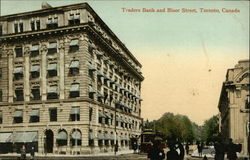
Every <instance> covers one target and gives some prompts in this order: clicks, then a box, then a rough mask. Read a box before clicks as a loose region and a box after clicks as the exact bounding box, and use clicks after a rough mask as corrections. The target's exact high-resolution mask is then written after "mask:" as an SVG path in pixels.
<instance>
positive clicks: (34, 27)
mask: <svg viewBox="0 0 250 160" xmlns="http://www.w3.org/2000/svg"><path fill="white" fill-rule="evenodd" d="M30 27H31V30H32V31H35V30H40V20H35V21H31V22H30Z"/></svg>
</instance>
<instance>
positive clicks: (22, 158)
mask: <svg viewBox="0 0 250 160" xmlns="http://www.w3.org/2000/svg"><path fill="white" fill-rule="evenodd" d="M20 153H21V160H26V148H25V145H23V146H22V148H21V150H20Z"/></svg>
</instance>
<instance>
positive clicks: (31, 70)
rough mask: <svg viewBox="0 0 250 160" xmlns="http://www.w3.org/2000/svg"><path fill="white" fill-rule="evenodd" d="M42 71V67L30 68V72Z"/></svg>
mask: <svg viewBox="0 0 250 160" xmlns="http://www.w3.org/2000/svg"><path fill="white" fill-rule="evenodd" d="M39 71H40V66H39V65H33V66H31V68H30V72H39Z"/></svg>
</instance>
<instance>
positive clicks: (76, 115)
mask: <svg viewBox="0 0 250 160" xmlns="http://www.w3.org/2000/svg"><path fill="white" fill-rule="evenodd" d="M70 119H71V121H80V107H72V108H71V111H70Z"/></svg>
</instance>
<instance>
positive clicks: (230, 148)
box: [227, 138, 238, 160]
mask: <svg viewBox="0 0 250 160" xmlns="http://www.w3.org/2000/svg"><path fill="white" fill-rule="evenodd" d="M236 152H237V151H236V144H234V143H233V140H232V138H229V143H228V145H227V158H228V160H236V159H237V158H238V157H237V154H236Z"/></svg>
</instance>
